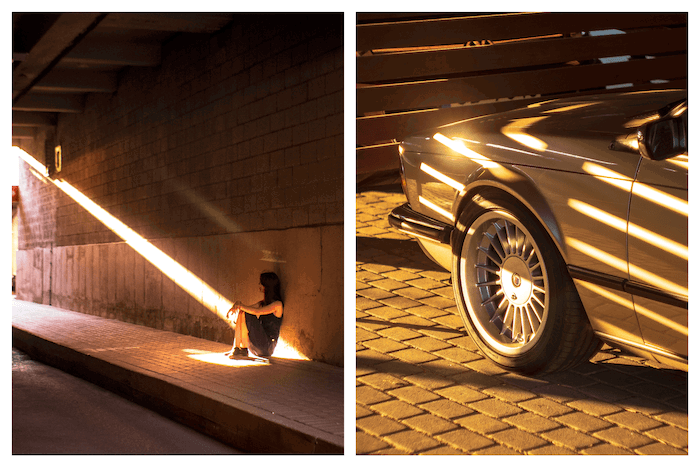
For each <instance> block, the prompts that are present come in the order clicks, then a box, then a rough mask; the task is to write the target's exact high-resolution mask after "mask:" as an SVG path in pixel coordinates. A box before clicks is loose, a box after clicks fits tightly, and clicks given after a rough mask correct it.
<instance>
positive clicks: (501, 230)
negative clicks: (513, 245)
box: [493, 224, 510, 255]
mask: <svg viewBox="0 0 700 467" xmlns="http://www.w3.org/2000/svg"><path fill="white" fill-rule="evenodd" d="M493 225H494V226H495V227H496V235H498V241H500V242H501V247H502V248H503V252H504V253H505V254H506V255H509V254H510V245H509V244H508V238H507V235H506V232H504V230H505V227H501V226H500V225H498V224H493Z"/></svg>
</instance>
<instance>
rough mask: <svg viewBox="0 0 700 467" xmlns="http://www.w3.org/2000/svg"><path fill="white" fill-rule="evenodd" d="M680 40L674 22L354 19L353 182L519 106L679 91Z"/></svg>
mask: <svg viewBox="0 0 700 467" xmlns="http://www.w3.org/2000/svg"><path fill="white" fill-rule="evenodd" d="M687 38H688V31H687V14H684V13H662V14H655V13H634V14H621V13H512V14H479V15H455V14H450V15H444V16H437V15H436V14H434V13H432V14H421V13H410V14H378V13H371V14H358V17H357V47H356V56H357V58H356V60H357V89H356V93H357V109H356V117H357V120H356V123H357V125H356V126H357V141H356V145H357V173H358V180H361V179H364V178H366V177H367V176H368V175H371V174H374V173H377V172H381V171H395V170H397V169H398V157H397V154H396V146H397V142H398V141H401V140H402V139H403V138H405V137H406V136H408V135H410V134H411V133H414V132H417V131H422V130H426V129H428V128H431V127H435V126H439V125H442V124H446V123H450V122H452V121H456V120H460V119H465V118H471V117H475V116H478V115H485V114H488V113H493V112H501V111H505V110H509V109H511V108H515V107H519V106H522V105H526V104H527V102H529V101H527V100H523V99H528V98H534V97H537V98H540V97H542V96H547V97H548V98H551V97H559V96H562V97H563V96H569V95H573V94H575V93H579V94H580V93H599V92H612V91H614V90H615V89H619V88H620V87H625V88H631V89H635V90H639V89H652V88H658V87H686V86H687V75H688V71H687V66H688V63H687V40H688V39H687ZM610 58H614V59H610Z"/></svg>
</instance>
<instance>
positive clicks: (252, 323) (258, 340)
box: [245, 304, 282, 357]
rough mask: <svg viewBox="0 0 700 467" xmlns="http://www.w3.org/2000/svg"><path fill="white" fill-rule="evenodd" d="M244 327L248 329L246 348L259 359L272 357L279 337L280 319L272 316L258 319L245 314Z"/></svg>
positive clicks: (263, 316)
mask: <svg viewBox="0 0 700 467" xmlns="http://www.w3.org/2000/svg"><path fill="white" fill-rule="evenodd" d="M260 305H261V304H260ZM245 325H246V327H247V328H248V340H249V341H250V342H249V345H248V347H249V348H250V350H251V351H252V352H253V353H254V354H255V355H257V356H259V357H269V356H270V355H272V352H274V351H275V346H276V345H277V339H278V338H279V336H280V326H281V325H282V318H278V317H277V316H275V315H274V314H269V315H262V316H259V317H258V316H255V315H251V314H249V313H246V314H245Z"/></svg>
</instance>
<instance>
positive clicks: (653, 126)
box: [637, 111, 688, 161]
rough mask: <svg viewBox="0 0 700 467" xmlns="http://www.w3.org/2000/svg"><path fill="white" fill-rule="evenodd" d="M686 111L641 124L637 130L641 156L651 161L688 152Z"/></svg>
mask: <svg viewBox="0 0 700 467" xmlns="http://www.w3.org/2000/svg"><path fill="white" fill-rule="evenodd" d="M687 134H688V112H687V111H684V112H683V113H682V114H681V115H680V116H678V117H666V118H662V119H660V120H656V121H653V122H650V123H647V124H646V125H643V126H642V127H641V128H640V129H639V130H638V131H637V142H638V143H639V152H640V154H641V155H642V157H645V158H647V159H650V160H653V161H661V160H665V159H670V158H671V157H675V156H678V155H680V154H683V153H686V152H688V138H687Z"/></svg>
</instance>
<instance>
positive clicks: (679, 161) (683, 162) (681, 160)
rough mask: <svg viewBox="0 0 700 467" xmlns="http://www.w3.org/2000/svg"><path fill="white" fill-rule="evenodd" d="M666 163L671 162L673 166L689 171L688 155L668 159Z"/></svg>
mask: <svg viewBox="0 0 700 467" xmlns="http://www.w3.org/2000/svg"><path fill="white" fill-rule="evenodd" d="M666 162H670V163H671V164H673V165H677V166H678V167H680V168H681V169H685V170H688V166H689V165H688V155H687V154H681V155H680V156H676V157H672V158H671V159H666Z"/></svg>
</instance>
